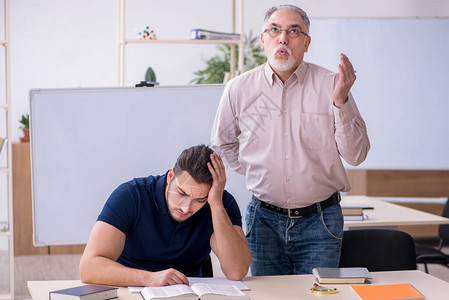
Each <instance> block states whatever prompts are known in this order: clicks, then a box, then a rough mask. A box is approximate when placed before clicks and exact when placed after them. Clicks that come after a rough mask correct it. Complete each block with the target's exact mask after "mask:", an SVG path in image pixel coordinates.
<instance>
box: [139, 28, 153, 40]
mask: <svg viewBox="0 0 449 300" xmlns="http://www.w3.org/2000/svg"><path fill="white" fill-rule="evenodd" d="M138 38H139V40H157V37H156V33H154V30H153V29H151V28H150V26H145V28H144V29H143V30H142V31H139V34H138Z"/></svg>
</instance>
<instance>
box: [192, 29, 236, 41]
mask: <svg viewBox="0 0 449 300" xmlns="http://www.w3.org/2000/svg"><path fill="white" fill-rule="evenodd" d="M190 39H191V40H239V39H240V34H239V33H227V32H218V31H211V30H205V29H199V28H198V29H192V30H191V31H190Z"/></svg>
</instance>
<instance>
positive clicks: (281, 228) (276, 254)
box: [246, 196, 343, 276]
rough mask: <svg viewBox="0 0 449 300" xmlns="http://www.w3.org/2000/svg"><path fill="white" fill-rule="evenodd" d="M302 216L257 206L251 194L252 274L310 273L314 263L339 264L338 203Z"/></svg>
mask: <svg viewBox="0 0 449 300" xmlns="http://www.w3.org/2000/svg"><path fill="white" fill-rule="evenodd" d="M317 208H318V212H317V213H315V214H311V215H307V216H304V217H302V218H298V219H295V218H289V217H288V216H287V215H284V214H281V213H277V212H274V211H271V210H268V209H266V208H264V207H260V200H259V199H257V198H256V197H254V196H253V198H252V200H251V201H250V203H249V204H248V208H247V210H246V240H247V242H248V247H249V249H250V251H251V254H252V257H253V261H252V264H251V274H252V275H255V276H257V275H288V274H310V273H312V269H313V268H316V267H338V263H339V260H340V252H341V239H342V236H343V215H342V213H341V207H340V204H334V205H332V206H330V207H328V208H326V209H324V210H321V207H320V205H319V204H317Z"/></svg>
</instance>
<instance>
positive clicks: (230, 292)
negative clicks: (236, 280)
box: [191, 283, 245, 298]
mask: <svg viewBox="0 0 449 300" xmlns="http://www.w3.org/2000/svg"><path fill="white" fill-rule="evenodd" d="M191 288H192V290H194V291H195V293H197V295H198V296H200V298H201V296H203V295H205V294H217V295H226V296H242V295H245V294H244V293H243V292H242V291H241V290H239V289H238V288H236V287H235V286H225V285H216V284H207V283H196V284H194V285H192V286H191Z"/></svg>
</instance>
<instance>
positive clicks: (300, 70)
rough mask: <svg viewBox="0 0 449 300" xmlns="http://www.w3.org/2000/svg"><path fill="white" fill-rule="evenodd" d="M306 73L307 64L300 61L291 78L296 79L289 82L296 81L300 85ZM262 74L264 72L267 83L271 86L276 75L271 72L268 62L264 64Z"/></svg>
mask: <svg viewBox="0 0 449 300" xmlns="http://www.w3.org/2000/svg"><path fill="white" fill-rule="evenodd" d="M306 71H307V63H306V62H304V61H302V62H301V63H300V64H299V66H298V67H297V68H296V70H295V71H294V72H293V74H292V76H296V79H290V78H289V80H297V81H298V82H300V83H302V82H303V80H304V76H305V75H306ZM264 72H265V76H266V78H267V80H268V82H269V83H270V85H273V84H274V78H275V76H277V75H276V73H275V72H274V71H273V69H272V68H271V66H270V64H269V63H268V62H266V63H265V68H264Z"/></svg>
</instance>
